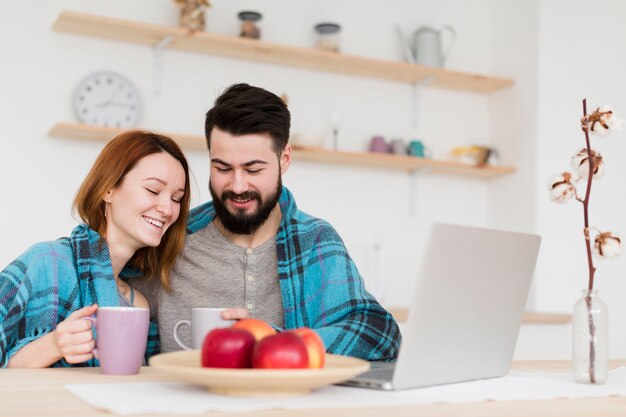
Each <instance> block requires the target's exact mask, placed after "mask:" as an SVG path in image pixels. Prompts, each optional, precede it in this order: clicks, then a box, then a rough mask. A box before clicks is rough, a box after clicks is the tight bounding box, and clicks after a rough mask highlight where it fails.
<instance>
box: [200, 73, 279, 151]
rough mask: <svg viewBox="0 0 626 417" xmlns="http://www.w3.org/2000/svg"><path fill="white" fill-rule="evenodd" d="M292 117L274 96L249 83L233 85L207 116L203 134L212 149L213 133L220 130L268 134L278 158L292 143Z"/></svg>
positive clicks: (235, 133) (239, 134) (236, 133)
mask: <svg viewBox="0 0 626 417" xmlns="http://www.w3.org/2000/svg"><path fill="white" fill-rule="evenodd" d="M290 125H291V115H290V114H289V109H287V105H286V104H285V103H284V102H283V100H282V99H281V98H280V97H278V96H277V95H276V94H274V93H270V92H269V91H267V90H264V89H262V88H259V87H254V86H251V85H248V84H233V85H231V86H230V87H228V88H226V90H224V92H223V93H222V94H221V95H220V96H219V97H218V98H217V99H216V100H215V105H214V106H213V108H212V109H211V110H209V111H208V112H207V114H206V120H205V122H204V134H205V136H206V143H207V147H208V148H209V151H210V150H211V130H213V128H214V127H217V128H218V129H220V130H223V131H225V132H228V133H230V134H231V135H234V136H241V135H246V134H250V133H268V134H269V135H270V136H271V137H272V141H273V145H274V151H275V152H276V154H277V155H280V153H281V152H282V151H283V149H285V146H286V145H287V142H288V140H289V127H290Z"/></svg>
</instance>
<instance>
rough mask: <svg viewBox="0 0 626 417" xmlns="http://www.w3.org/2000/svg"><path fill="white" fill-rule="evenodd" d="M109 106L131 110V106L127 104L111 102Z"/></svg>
mask: <svg viewBox="0 0 626 417" xmlns="http://www.w3.org/2000/svg"><path fill="white" fill-rule="evenodd" d="M107 105H108V106H113V107H122V108H124V109H128V108H130V104H126V103H119V102H117V101H110V102H108V103H107Z"/></svg>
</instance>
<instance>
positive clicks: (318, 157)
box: [48, 123, 515, 178]
mask: <svg viewBox="0 0 626 417" xmlns="http://www.w3.org/2000/svg"><path fill="white" fill-rule="evenodd" d="M124 130H125V129H117V128H111V127H99V126H89V125H83V124H80V123H57V124H56V125H54V126H53V127H52V129H50V132H48V133H49V135H50V136H52V137H57V138H66V139H81V140H90V141H109V140H111V139H112V138H113V137H115V136H116V135H118V134H119V133H121V132H123V131H124ZM159 133H161V134H164V135H167V136H169V137H171V138H172V139H174V140H176V142H178V144H179V145H180V146H181V147H183V148H185V149H193V150H203V151H206V149H207V148H206V140H205V138H204V136H196V135H184V134H179V133H168V132H159ZM293 149H294V152H293V157H294V159H296V160H301V161H310V162H318V163H329V164H338V165H357V166H365V167H374V168H385V169H394V170H400V171H406V172H413V171H418V170H427V171H428V172H432V173H437V174H452V175H463V176H468V175H469V176H475V177H479V178H495V177H498V176H502V175H506V174H511V173H513V172H515V169H514V168H511V167H501V166H498V167H494V166H485V167H476V166H473V165H467V164H462V163H458V162H446V161H433V160H430V159H423V158H416V157H412V156H400V155H391V154H378V153H368V152H344V151H333V150H328V149H320V148H306V147H299V146H293Z"/></svg>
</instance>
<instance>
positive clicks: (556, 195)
mask: <svg viewBox="0 0 626 417" xmlns="http://www.w3.org/2000/svg"><path fill="white" fill-rule="evenodd" d="M572 182H575V181H573V175H572V174H571V173H569V172H563V173H560V174H554V175H553V176H552V177H551V178H550V181H549V183H548V190H550V201H552V202H554V203H557V204H564V203H567V202H568V201H570V200H571V199H572V197H573V196H574V195H576V188H575V187H574V185H573V184H572Z"/></svg>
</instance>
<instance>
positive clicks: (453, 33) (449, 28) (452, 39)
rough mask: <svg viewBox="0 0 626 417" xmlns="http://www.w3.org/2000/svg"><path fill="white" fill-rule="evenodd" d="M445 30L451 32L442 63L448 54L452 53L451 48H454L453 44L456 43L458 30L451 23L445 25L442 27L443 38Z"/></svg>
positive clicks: (442, 54) (442, 56)
mask: <svg viewBox="0 0 626 417" xmlns="http://www.w3.org/2000/svg"><path fill="white" fill-rule="evenodd" d="M445 31H448V32H449V33H450V40H449V41H448V46H447V47H446V48H445V49H444V51H443V52H442V53H441V61H442V62H441V63H442V64H443V63H444V62H445V61H446V59H447V58H448V55H449V54H450V50H451V49H452V46H453V45H454V42H456V30H454V28H453V27H452V26H450V25H444V26H443V27H442V28H441V34H442V38H443V33H444V32H445Z"/></svg>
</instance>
